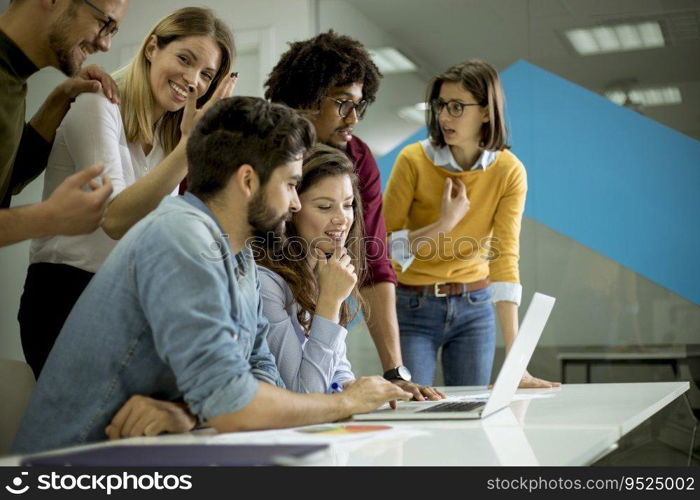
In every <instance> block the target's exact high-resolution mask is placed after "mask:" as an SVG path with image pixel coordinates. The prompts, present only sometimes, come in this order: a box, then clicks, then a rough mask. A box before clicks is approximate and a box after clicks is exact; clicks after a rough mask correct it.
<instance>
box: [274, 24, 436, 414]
mask: <svg viewBox="0 0 700 500" xmlns="http://www.w3.org/2000/svg"><path fill="white" fill-rule="evenodd" d="M381 77H382V74H381V73H380V72H379V69H378V68H377V66H376V65H375V64H374V62H373V61H372V58H371V57H370V55H369V53H368V52H367V50H366V49H365V48H364V46H363V45H362V44H361V43H360V42H359V41H357V40H355V39H353V38H350V37H348V36H343V35H339V34H337V33H335V32H334V31H333V30H330V31H328V32H327V33H321V34H320V35H318V36H316V37H314V38H311V39H309V40H304V41H301V42H292V43H290V48H289V50H288V51H287V52H285V53H284V54H283V55H282V57H281V58H280V60H279V62H278V63H277V65H276V66H275V67H274V68H273V70H272V72H271V73H270V75H269V77H268V80H267V81H266V82H265V88H266V90H265V97H266V98H267V99H270V100H271V101H273V102H280V103H284V104H286V105H287V106H290V107H292V108H295V109H297V110H300V111H303V112H304V114H305V116H306V117H307V118H308V119H309V120H310V121H311V122H312V123H313V125H314V128H315V129H316V136H317V138H318V140H319V141H320V142H323V143H326V144H329V145H331V146H334V147H336V148H339V149H341V150H343V151H345V153H346V154H347V155H348V157H350V159H351V160H353V162H354V163H355V168H356V172H357V175H358V177H359V179H360V191H361V192H360V194H361V196H362V205H363V208H364V222H365V233H366V242H367V243H366V250H367V252H366V253H367V261H368V267H369V269H368V271H369V272H368V278H367V280H366V281H365V283H363V284H362V287H361V295H362V298H363V299H364V301H365V303H366V304H367V307H368V308H369V310H370V312H371V314H369V315H368V317H367V326H368V328H369V331H370V334H371V335H372V340H373V341H374V344H375V346H376V347H377V351H378V353H379V358H380V361H381V363H382V367H383V370H384V371H385V372H384V377H385V378H387V379H389V380H391V381H392V382H394V383H396V384H397V385H399V386H401V387H402V388H403V389H404V390H406V391H409V392H411V393H413V395H414V398H415V399H417V400H423V399H424V398H428V399H439V398H440V397H441V396H442V393H440V392H439V391H437V390H436V389H433V388H431V387H424V386H420V385H417V384H414V383H412V382H411V381H410V372H408V369H406V367H404V366H403V364H402V363H403V362H402V359H401V347H400V344H399V328H398V321H397V319H396V275H395V273H394V271H393V269H392V267H391V263H390V262H389V258H388V256H387V249H386V226H385V224H384V218H383V216H382V191H381V181H380V178H379V169H378V168H377V163H376V161H375V159H374V156H372V152H371V151H370V149H369V147H368V146H367V145H366V144H365V143H364V142H362V141H361V140H360V139H359V138H358V137H357V136H355V135H353V127H354V126H355V125H356V124H357V122H358V121H359V120H361V119H362V117H363V115H364V113H365V111H366V110H367V107H368V106H369V105H370V104H371V103H373V102H374V100H375V98H376V95H377V90H378V89H379V80H380V79H381Z"/></svg>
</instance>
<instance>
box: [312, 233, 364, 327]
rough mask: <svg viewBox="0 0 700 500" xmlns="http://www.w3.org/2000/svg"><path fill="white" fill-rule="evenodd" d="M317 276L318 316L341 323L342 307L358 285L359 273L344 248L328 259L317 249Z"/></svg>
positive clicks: (337, 249) (337, 250)
mask: <svg viewBox="0 0 700 500" xmlns="http://www.w3.org/2000/svg"><path fill="white" fill-rule="evenodd" d="M316 253H317V260H316V276H317V277H318V278H317V279H318V289H319V294H318V304H316V314H317V315H319V316H322V317H324V318H326V319H327V320H329V321H332V322H333V323H337V322H338V321H339V316H340V306H341V305H342V303H343V301H344V300H345V299H346V298H348V296H349V295H350V293H351V292H352V289H353V288H354V287H355V285H356V284H357V273H356V272H355V266H353V265H352V260H351V259H350V256H349V255H348V252H347V250H346V249H345V248H344V247H338V248H336V250H335V252H333V255H331V256H330V257H328V258H326V256H325V255H324V254H323V252H321V251H320V250H318V249H316Z"/></svg>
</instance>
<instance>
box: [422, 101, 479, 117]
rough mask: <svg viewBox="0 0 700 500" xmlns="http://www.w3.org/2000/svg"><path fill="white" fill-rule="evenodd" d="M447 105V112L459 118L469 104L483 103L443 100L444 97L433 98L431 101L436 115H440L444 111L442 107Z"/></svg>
mask: <svg viewBox="0 0 700 500" xmlns="http://www.w3.org/2000/svg"><path fill="white" fill-rule="evenodd" d="M445 106H447V112H448V113H449V114H450V116H452V117H454V118H459V117H460V116H462V113H464V108H466V107H467V106H481V104H478V103H469V104H465V103H463V102H459V101H452V100H450V101H443V100H442V99H433V100H432V101H430V107H431V108H432V110H433V113H435V115H436V116H437V115H439V114H440V112H441V111H442V108H444V107H445Z"/></svg>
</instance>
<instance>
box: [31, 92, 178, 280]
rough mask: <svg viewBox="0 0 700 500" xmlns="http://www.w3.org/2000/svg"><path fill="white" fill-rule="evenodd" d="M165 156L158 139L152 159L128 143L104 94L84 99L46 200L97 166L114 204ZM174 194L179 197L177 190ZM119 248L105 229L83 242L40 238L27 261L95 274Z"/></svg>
mask: <svg viewBox="0 0 700 500" xmlns="http://www.w3.org/2000/svg"><path fill="white" fill-rule="evenodd" d="M164 156H165V155H164V153H163V148H162V147H161V145H160V144H159V142H158V140H157V138H156V141H155V143H154V145H153V149H152V150H151V152H150V153H149V154H148V155H146V154H144V152H143V149H142V148H141V146H140V145H139V144H132V143H128V142H127V140H126V134H125V131H124V123H123V122H122V117H121V113H120V112H119V106H117V105H116V104H113V103H112V102H110V101H109V100H108V99H107V98H106V97H105V96H104V95H103V94H102V93H96V94H90V93H84V94H80V95H79V96H78V97H77V99H76V100H75V102H74V103H73V104H72V105H71V108H70V110H69V111H68V113H67V114H66V116H65V118H64V119H63V122H62V123H61V126H60V127H59V128H58V130H57V131H56V139H55V140H54V144H53V148H52V149H51V155H50V156H49V161H48V166H47V168H46V174H45V176H44V194H43V199H44V200H45V199H47V198H48V197H49V196H50V195H51V193H53V191H54V189H56V188H57V187H58V185H59V184H61V183H62V182H63V181H64V180H65V179H66V177H68V176H70V175H73V174H74V173H76V172H78V171H80V170H82V169H83V168H85V167H87V166H89V165H93V164H95V163H98V162H103V163H104V165H105V170H104V173H105V174H107V175H109V178H110V179H111V181H112V186H113V187H114V192H113V193H112V197H111V198H112V199H114V197H116V196H117V195H118V194H119V193H121V192H122V191H123V190H124V189H126V188H127V187H129V186H130V185H132V184H134V183H135V182H136V181H137V180H138V179H140V178H141V177H143V176H145V175H146V174H147V173H148V172H150V171H151V170H152V169H153V168H155V167H156V166H157V165H158V164H159V163H160V162H161V161H163V158H164ZM172 194H173V195H177V189H175V191H173V193H172ZM116 244H117V242H116V241H115V240H113V239H111V238H110V237H109V236H107V234H106V233H105V232H104V230H103V229H102V228H98V229H97V230H95V231H93V232H92V233H90V234H85V235H79V236H50V237H46V238H38V239H34V240H32V244H31V249H30V255H29V260H30V262H31V263H37V262H49V263H54V264H67V265H69V266H73V267H77V268H79V269H83V270H85V271H89V272H91V273H95V272H97V270H98V269H99V267H100V266H101V265H102V263H103V262H104V261H105V259H106V258H107V256H108V255H109V252H110V251H111V250H112V248H114V246H115V245H116Z"/></svg>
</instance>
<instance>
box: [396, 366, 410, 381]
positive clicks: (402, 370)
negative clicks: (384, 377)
mask: <svg viewBox="0 0 700 500" xmlns="http://www.w3.org/2000/svg"><path fill="white" fill-rule="evenodd" d="M396 371H398V372H399V377H401V378H402V379H404V380H406V381H407V382H409V381H410V380H411V372H410V371H409V369H408V368H406V367H405V366H403V365H402V366H399V367H398V368H397V369H396Z"/></svg>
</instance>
